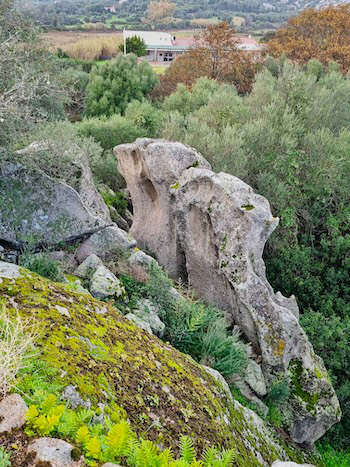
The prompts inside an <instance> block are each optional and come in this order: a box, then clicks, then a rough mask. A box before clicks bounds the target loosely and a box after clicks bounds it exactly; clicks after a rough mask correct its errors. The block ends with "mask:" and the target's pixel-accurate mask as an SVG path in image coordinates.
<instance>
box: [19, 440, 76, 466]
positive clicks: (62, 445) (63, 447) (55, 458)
mask: <svg viewBox="0 0 350 467" xmlns="http://www.w3.org/2000/svg"><path fill="white" fill-rule="evenodd" d="M72 450H73V446H71V445H70V444H69V443H67V442H66V441H63V440H61V439H55V438H39V439H36V440H34V441H33V442H32V443H30V445H29V446H28V453H31V452H34V453H35V459H34V462H33V463H32V464H31V466H30V467H35V466H36V465H50V466H51V467H80V466H83V465H84V461H83V458H82V459H81V460H79V461H73V459H72V456H71V453H72Z"/></svg>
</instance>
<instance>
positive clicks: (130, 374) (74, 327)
mask: <svg viewBox="0 0 350 467" xmlns="http://www.w3.org/2000/svg"><path fill="white" fill-rule="evenodd" d="M0 296H1V303H2V304H3V305H5V306H6V308H7V311H8V313H9V314H10V315H11V314H12V313H13V314H14V315H17V314H19V315H20V316H21V317H23V318H27V317H30V318H31V320H33V323H36V322H37V323H39V324H40V325H39V326H37V332H38V333H37V336H36V342H35V346H36V352H37V354H36V359H37V360H38V362H39V361H40V362H41V363H42V364H45V363H46V364H48V366H49V368H50V374H49V376H48V378H49V381H50V385H54V386H55V385H56V383H57V386H58V387H62V398H65V399H68V400H72V401H73V402H74V404H75V405H77V406H78V405H81V404H82V401H88V400H89V401H91V406H94V407H97V406H101V404H103V406H104V407H105V408H106V410H107V409H108V410H112V408H113V407H114V408H113V410H115V402H116V401H117V404H118V407H120V410H122V411H125V414H126V415H125V417H127V419H128V420H129V421H130V424H131V427H132V429H133V430H134V431H135V432H136V433H137V434H138V435H140V436H145V433H146V436H147V437H148V438H150V439H152V440H156V441H157V442H158V441H159V444H161V445H162V446H164V447H172V448H173V449H175V450H176V449H177V447H178V440H179V437H180V435H181V434H187V435H189V436H190V437H191V438H192V439H193V441H194V444H195V445H196V447H197V450H198V451H199V452H201V451H202V450H204V449H206V448H207V447H209V446H210V447H212V446H213V444H216V445H218V446H222V447H226V448H232V449H234V451H235V464H236V465H237V467H256V466H257V465H262V466H266V467H269V466H270V465H271V464H272V462H273V461H274V460H276V459H281V460H284V461H287V460H294V461H305V460H307V458H306V457H305V456H304V454H303V453H302V452H301V451H300V450H298V449H295V448H292V447H290V446H289V447H287V446H286V445H285V444H284V442H283V441H282V440H278V439H277V438H276V437H275V436H274V434H273V432H272V430H271V429H270V428H269V427H268V426H267V425H266V424H265V423H264V422H263V421H262V420H261V419H260V418H259V417H258V416H256V415H255V414H254V413H253V412H251V411H250V410H248V409H245V408H244V407H242V406H241V405H240V404H239V403H238V402H236V401H234V403H232V398H231V397H230V395H229V394H228V393H227V392H226V391H227V388H226V390H225V389H224V388H223V386H222V384H218V383H217V382H216V379H215V377H213V376H212V375H209V374H208V373H207V372H206V371H205V370H204V369H203V368H202V367H201V365H199V364H197V363H196V362H195V361H194V360H192V359H191V358H190V357H189V356H187V355H184V354H181V353H180V352H178V351H177V350H175V349H173V348H172V347H171V346H169V345H168V344H166V343H163V342H162V341H160V340H159V339H158V338H156V337H155V336H152V335H151V334H148V333H146V332H144V331H142V330H141V329H139V328H137V327H136V326H134V325H133V324H132V323H131V322H130V321H128V320H127V319H125V318H124V317H123V316H122V315H121V314H119V313H118V311H117V310H116V308H114V307H113V306H111V305H110V304H106V303H102V302H99V301H98V300H95V299H94V298H92V297H91V296H90V295H88V294H79V293H75V292H73V291H72V290H70V289H69V288H68V286H65V285H64V284H59V283H53V282H50V281H48V280H46V279H44V278H42V277H40V276H38V275H36V274H34V273H31V272H30V271H28V270H25V269H23V268H20V267H18V266H16V265H13V264H6V263H1V262H0ZM57 305H58V306H60V307H61V308H65V309H67V310H68V313H69V316H68V315H66V314H64V313H63V314H61V313H59V311H58V310H57ZM43 377H44V376H43ZM68 388H69V389H68ZM65 389H66V391H64V390H65ZM77 393H78V397H77ZM155 421H156V422H157V423H154V422H155ZM146 430H147V432H146ZM0 438H1V436H0ZM0 442H1V439H0ZM29 450H30V452H34V453H35V456H36V457H35V462H42V463H44V462H47V463H48V462H50V463H51V465H53V466H55V465H57V466H65V465H67V466H71V465H72V466H73V465H76V464H74V463H72V462H79V461H78V460H72V445H71V444H68V443H65V442H64V441H63V440H55V439H52V438H40V439H39V440H36V441H34V442H33V443H31V444H30V448H29ZM26 465H31V464H30V463H27V464H26ZM45 465H46V464H45Z"/></svg>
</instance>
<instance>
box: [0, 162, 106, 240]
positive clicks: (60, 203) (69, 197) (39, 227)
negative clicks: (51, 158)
mask: <svg viewBox="0 0 350 467" xmlns="http://www.w3.org/2000/svg"><path fill="white" fill-rule="evenodd" d="M82 194H83V197H82V196H80V195H79V193H78V192H77V191H76V190H75V189H74V188H72V187H70V186H68V185H67V184H66V183H64V182H61V181H58V180H55V179H53V178H51V177H49V176H48V175H46V174H44V173H43V172H41V171H38V170H34V169H28V168H26V167H24V166H22V165H19V164H12V163H9V162H5V163H3V164H2V165H1V167H0V199H2V200H6V203H1V204H0V241H3V242H5V243H9V244H10V245H13V246H14V247H16V246H17V247H18V248H20V247H21V246H23V245H24V244H26V243H27V242H29V241H30V242H32V243H34V244H43V245H46V244H50V245H53V244H56V243H60V242H63V241H69V240H73V239H75V238H80V237H84V235H91V234H92V233H94V232H97V231H98V230H100V229H102V228H104V227H106V226H107V225H109V224H111V220H110V217H109V214H108V212H107V213H106V212H105V210H104V209H102V208H101V210H99V209H97V207H96V204H94V197H93V195H92V194H90V195H88V193H87V188H86V187H85V188H84V189H83V191H82ZM96 195H97V196H99V195H98V194H97V193H96ZM97 199H99V198H97ZM84 200H85V202H86V204H85V203H84ZM100 201H101V203H103V201H102V200H100ZM96 202H97V201H96Z"/></svg>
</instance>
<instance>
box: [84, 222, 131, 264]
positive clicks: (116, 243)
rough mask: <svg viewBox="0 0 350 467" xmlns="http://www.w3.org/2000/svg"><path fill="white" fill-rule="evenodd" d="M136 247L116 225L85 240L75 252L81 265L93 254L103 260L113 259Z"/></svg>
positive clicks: (128, 236)
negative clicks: (122, 252)
mask: <svg viewBox="0 0 350 467" xmlns="http://www.w3.org/2000/svg"><path fill="white" fill-rule="evenodd" d="M135 246H136V241H135V240H134V239H133V238H132V237H131V236H130V235H129V234H127V233H126V232H124V231H123V230H121V229H120V228H119V227H118V226H117V225H113V226H110V227H107V228H106V229H103V230H100V231H99V232H97V233H96V234H93V235H91V237H90V238H88V239H87V240H85V242H83V243H82V244H81V245H80V247H79V248H78V249H77V251H76V254H75V256H76V259H77V261H78V263H79V264H80V263H82V262H83V261H84V260H85V259H86V258H87V257H88V256H90V255H92V254H95V255H96V256H98V257H99V258H101V259H103V260H108V259H113V257H114V256H116V255H118V253H120V252H121V251H123V250H129V249H130V248H134V247H135Z"/></svg>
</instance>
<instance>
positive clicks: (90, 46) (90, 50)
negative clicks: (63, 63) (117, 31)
mask: <svg viewBox="0 0 350 467" xmlns="http://www.w3.org/2000/svg"><path fill="white" fill-rule="evenodd" d="M120 44H121V41H120V39H119V38H117V37H115V36H110V37H106V36H104V37H101V38H99V37H93V38H91V39H90V38H84V39H80V40H78V41H77V42H74V43H72V44H68V45H66V46H64V47H63V50H64V51H65V52H66V54H67V55H68V56H69V57H71V58H75V59H79V60H98V59H100V58H102V57H115V56H116V55H118V53H119V52H120V51H119V45H120Z"/></svg>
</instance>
